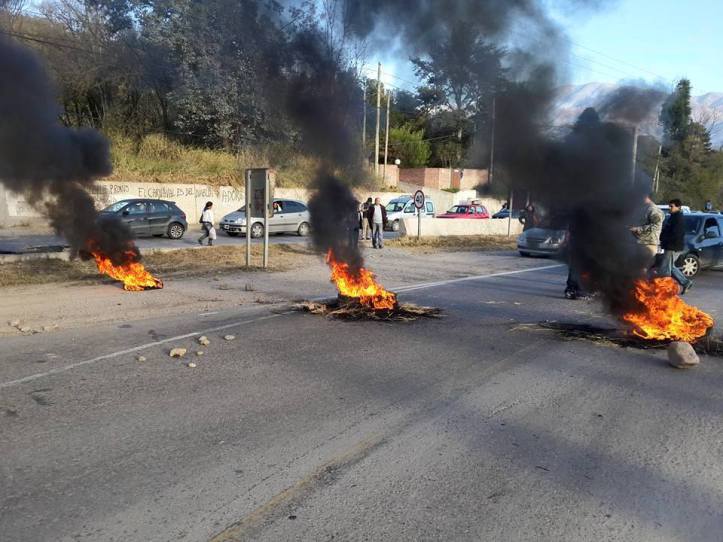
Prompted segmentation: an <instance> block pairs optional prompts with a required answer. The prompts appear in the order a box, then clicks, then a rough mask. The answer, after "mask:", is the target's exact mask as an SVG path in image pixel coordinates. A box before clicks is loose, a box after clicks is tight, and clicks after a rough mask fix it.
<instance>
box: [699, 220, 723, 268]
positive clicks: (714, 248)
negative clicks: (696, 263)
mask: <svg viewBox="0 0 723 542" xmlns="http://www.w3.org/2000/svg"><path fill="white" fill-rule="evenodd" d="M722 242H723V240H722V239H721V227H720V224H719V221H718V219H717V218H715V217H711V218H706V219H705V222H704V223H703V229H702V230H701V238H700V241H699V242H698V246H699V247H700V249H701V252H700V263H701V266H702V267H713V266H714V265H716V264H717V263H718V262H719V261H720V258H721V243H722Z"/></svg>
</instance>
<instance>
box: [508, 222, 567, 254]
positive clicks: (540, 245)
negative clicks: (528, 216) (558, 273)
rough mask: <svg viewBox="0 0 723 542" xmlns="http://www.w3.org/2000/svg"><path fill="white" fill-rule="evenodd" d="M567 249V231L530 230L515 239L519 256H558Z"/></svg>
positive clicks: (549, 229)
mask: <svg viewBox="0 0 723 542" xmlns="http://www.w3.org/2000/svg"><path fill="white" fill-rule="evenodd" d="M566 248H567V230H554V229H551V228H530V229H529V230H526V231H523V232H522V233H521V234H520V236H519V237H518V238H517V250H519V251H520V255H521V256H560V255H561V253H562V252H563V251H564V250H565V249H566Z"/></svg>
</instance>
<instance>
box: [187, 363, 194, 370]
mask: <svg viewBox="0 0 723 542" xmlns="http://www.w3.org/2000/svg"><path fill="white" fill-rule="evenodd" d="M195 366H196V364H195V363H193V362H191V363H187V364H186V367H190V368H191V369H193V368H194V367H195Z"/></svg>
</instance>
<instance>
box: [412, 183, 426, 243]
mask: <svg viewBox="0 0 723 542" xmlns="http://www.w3.org/2000/svg"><path fill="white" fill-rule="evenodd" d="M414 206H415V207H416V208H417V239H419V238H420V237H422V212H423V211H424V192H422V191H421V190H417V191H416V192H415V193H414Z"/></svg>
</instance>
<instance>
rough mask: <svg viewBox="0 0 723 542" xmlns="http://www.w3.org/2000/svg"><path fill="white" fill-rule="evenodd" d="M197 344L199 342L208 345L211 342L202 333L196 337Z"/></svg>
mask: <svg viewBox="0 0 723 542" xmlns="http://www.w3.org/2000/svg"><path fill="white" fill-rule="evenodd" d="M198 344H200V345H201V346H208V345H209V344H211V341H209V340H208V337H206V336H205V335H203V336H201V337H199V338H198Z"/></svg>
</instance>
